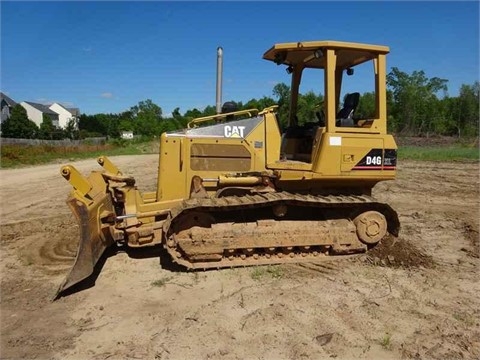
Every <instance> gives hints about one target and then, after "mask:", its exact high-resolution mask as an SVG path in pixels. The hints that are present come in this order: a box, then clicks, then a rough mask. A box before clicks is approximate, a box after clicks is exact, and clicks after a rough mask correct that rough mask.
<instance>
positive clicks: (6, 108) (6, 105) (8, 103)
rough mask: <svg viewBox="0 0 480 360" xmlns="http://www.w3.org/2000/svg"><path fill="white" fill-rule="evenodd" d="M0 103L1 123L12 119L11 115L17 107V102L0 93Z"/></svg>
mask: <svg viewBox="0 0 480 360" xmlns="http://www.w3.org/2000/svg"><path fill="white" fill-rule="evenodd" d="M0 103H1V106H2V116H1V118H0V123H1V122H3V120H6V119H8V118H9V117H10V113H11V112H12V108H13V107H14V106H15V105H17V103H16V102H15V101H13V100H12V99H10V98H9V97H8V96H7V95H5V94H4V93H2V92H0Z"/></svg>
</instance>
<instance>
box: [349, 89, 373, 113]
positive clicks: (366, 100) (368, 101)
mask: <svg viewBox="0 0 480 360" xmlns="http://www.w3.org/2000/svg"><path fill="white" fill-rule="evenodd" d="M375 110H376V106H375V93H374V92H366V93H363V94H362V95H360V101H359V102H358V107H357V109H356V110H355V114H354V116H355V118H359V119H373V118H374V117H375Z"/></svg>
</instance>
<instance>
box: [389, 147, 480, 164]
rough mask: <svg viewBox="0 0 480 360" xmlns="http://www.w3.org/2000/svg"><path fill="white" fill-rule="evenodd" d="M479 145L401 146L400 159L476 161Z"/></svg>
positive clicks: (478, 156) (479, 154)
mask: <svg viewBox="0 0 480 360" xmlns="http://www.w3.org/2000/svg"><path fill="white" fill-rule="evenodd" d="M479 158H480V151H479V149H478V147H467V146H461V145H453V146H429V147H420V146H399V148H398V159H399V160H423V161H468V160H471V161H474V160H479Z"/></svg>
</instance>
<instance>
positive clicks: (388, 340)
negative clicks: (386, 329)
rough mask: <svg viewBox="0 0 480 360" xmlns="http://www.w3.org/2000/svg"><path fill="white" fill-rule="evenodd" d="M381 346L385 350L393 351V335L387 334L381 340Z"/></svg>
mask: <svg viewBox="0 0 480 360" xmlns="http://www.w3.org/2000/svg"><path fill="white" fill-rule="evenodd" d="M379 343H380V345H382V347H383V348H384V349H385V350H391V348H392V335H390V334H385V335H384V336H383V337H382V338H381V339H380V340H379Z"/></svg>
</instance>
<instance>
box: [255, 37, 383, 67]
mask: <svg viewBox="0 0 480 360" xmlns="http://www.w3.org/2000/svg"><path fill="white" fill-rule="evenodd" d="M324 49H335V50H337V68H342V69H344V68H348V67H351V66H355V65H358V64H361V63H363V62H365V61H369V60H372V59H374V58H376V57H377V55H379V54H388V53H389V52H390V49H389V47H388V46H382V45H370V44H362V43H351V42H343V41H331V40H322V41H303V42H292V43H281V44H275V45H274V46H272V47H271V48H270V49H269V50H267V51H266V52H265V54H263V58H264V59H266V60H270V61H273V62H275V63H276V64H277V65H280V64H284V65H292V66H295V65H299V64H303V66H304V67H306V68H324V67H325V57H320V58H317V57H315V54H314V52H315V51H316V50H324Z"/></svg>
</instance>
